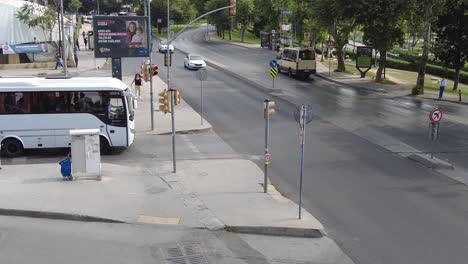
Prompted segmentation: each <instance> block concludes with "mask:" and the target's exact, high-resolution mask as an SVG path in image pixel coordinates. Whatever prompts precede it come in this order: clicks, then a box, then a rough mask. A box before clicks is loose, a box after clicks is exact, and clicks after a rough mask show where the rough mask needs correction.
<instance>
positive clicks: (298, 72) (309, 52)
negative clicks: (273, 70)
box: [278, 47, 316, 79]
mask: <svg viewBox="0 0 468 264" xmlns="http://www.w3.org/2000/svg"><path fill="white" fill-rule="evenodd" d="M278 71H279V72H284V73H287V74H288V75H289V76H292V75H295V76H297V77H300V78H302V79H307V78H309V76H310V75H311V74H313V73H315V72H316V61H315V51H314V48H312V47H302V48H284V49H283V52H282V53H281V54H280V55H279V56H278Z"/></svg>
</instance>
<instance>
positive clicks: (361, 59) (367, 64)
mask: <svg viewBox="0 0 468 264" xmlns="http://www.w3.org/2000/svg"><path fill="white" fill-rule="evenodd" d="M356 67H357V68H365V69H367V68H371V67H372V47H357V53H356Z"/></svg>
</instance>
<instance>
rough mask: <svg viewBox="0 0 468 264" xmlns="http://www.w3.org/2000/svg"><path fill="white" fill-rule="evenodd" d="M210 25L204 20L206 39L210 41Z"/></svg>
mask: <svg viewBox="0 0 468 264" xmlns="http://www.w3.org/2000/svg"><path fill="white" fill-rule="evenodd" d="M209 27H210V23H208V20H206V39H207V40H210V28H209Z"/></svg>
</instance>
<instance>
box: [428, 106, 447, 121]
mask: <svg viewBox="0 0 468 264" xmlns="http://www.w3.org/2000/svg"><path fill="white" fill-rule="evenodd" d="M443 115H444V114H443V113H442V110H440V109H439V108H435V109H434V110H432V111H431V114H430V115H429V119H430V120H431V122H432V123H439V122H440V120H442V117H443Z"/></svg>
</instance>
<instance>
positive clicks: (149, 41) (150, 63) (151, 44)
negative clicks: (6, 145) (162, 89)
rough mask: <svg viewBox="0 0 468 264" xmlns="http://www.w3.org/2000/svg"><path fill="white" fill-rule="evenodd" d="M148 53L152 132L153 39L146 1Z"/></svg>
mask: <svg viewBox="0 0 468 264" xmlns="http://www.w3.org/2000/svg"><path fill="white" fill-rule="evenodd" d="M147 9H148V38H147V41H148V48H149V50H148V53H149V67H150V73H151V76H150V110H151V130H154V102H153V67H152V65H153V38H152V36H151V33H152V32H153V27H152V26H151V0H148V8H147Z"/></svg>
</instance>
